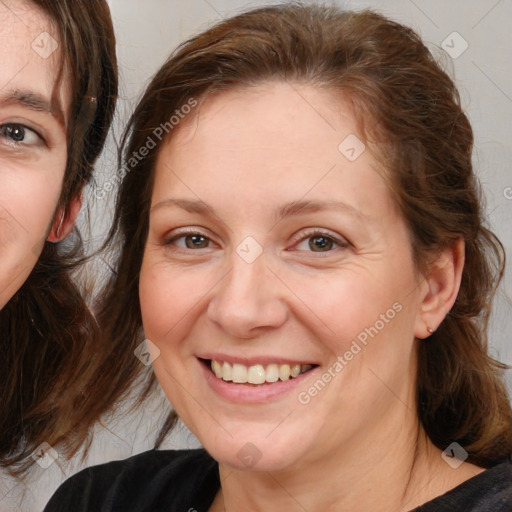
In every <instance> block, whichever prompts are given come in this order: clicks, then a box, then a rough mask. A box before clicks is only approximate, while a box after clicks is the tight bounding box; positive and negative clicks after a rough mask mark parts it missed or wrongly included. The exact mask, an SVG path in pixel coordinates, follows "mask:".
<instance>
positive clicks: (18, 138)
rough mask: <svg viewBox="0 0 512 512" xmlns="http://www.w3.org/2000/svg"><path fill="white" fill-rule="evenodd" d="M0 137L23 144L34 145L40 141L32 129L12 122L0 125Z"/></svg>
mask: <svg viewBox="0 0 512 512" xmlns="http://www.w3.org/2000/svg"><path fill="white" fill-rule="evenodd" d="M0 137H3V138H5V139H7V140H9V141H11V142H14V143H15V144H19V145H24V146H35V145H38V144H40V142H41V137H40V136H39V135H38V134H37V133H36V132H35V131H34V130H31V129H30V128H28V127H26V126H23V125H22V124H14V123H9V124H3V125H1V126H0Z"/></svg>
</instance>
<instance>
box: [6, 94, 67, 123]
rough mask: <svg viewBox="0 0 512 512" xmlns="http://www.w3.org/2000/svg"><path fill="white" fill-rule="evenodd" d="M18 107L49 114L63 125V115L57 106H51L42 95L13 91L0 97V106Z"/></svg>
mask: <svg viewBox="0 0 512 512" xmlns="http://www.w3.org/2000/svg"><path fill="white" fill-rule="evenodd" d="M13 104H15V105H20V106H22V107H24V108H28V109H30V110H35V111H36V112H47V113H49V114H51V115H52V116H53V117H54V118H55V119H56V120H57V121H58V122H59V123H60V124H64V113H63V112H62V110H61V109H60V107H59V106H57V105H55V104H52V103H51V102H50V101H49V100H47V99H46V98H44V97H43V96H42V95H40V94H38V93H36V92H33V91H28V90H13V91H11V92H10V93H8V94H6V95H1V96H0V105H2V106H7V105H13Z"/></svg>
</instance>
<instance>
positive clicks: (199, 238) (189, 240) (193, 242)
mask: <svg viewBox="0 0 512 512" xmlns="http://www.w3.org/2000/svg"><path fill="white" fill-rule="evenodd" d="M168 243H172V244H174V245H176V246H177V247H180V248H181V249H206V248H207V247H208V246H209V244H210V239H209V238H208V237H206V236H204V235H201V234H199V233H194V234H191V235H180V236H177V237H175V238H173V239H172V240H170V241H169V242H168Z"/></svg>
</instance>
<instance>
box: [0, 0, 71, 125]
mask: <svg viewBox="0 0 512 512" xmlns="http://www.w3.org/2000/svg"><path fill="white" fill-rule="evenodd" d="M0 27H1V30H0V45H1V46H2V48H9V51H8V52H3V53H2V66H1V68H0V84H1V85H0V87H1V89H0V95H1V97H2V98H3V99H10V100H21V101H22V102H24V103H25V104H29V105H31V106H32V107H34V108H38V109H39V108H40V109H42V110H49V111H50V112H51V113H52V114H55V116H56V117H57V118H59V121H60V122H61V124H62V123H63V122H64V120H65V118H66V117H67V114H68V111H69V106H70V100H71V91H70V88H71V87H70V80H69V79H68V78H67V75H66V70H65V67H64V69H63V72H62V74H61V73H60V70H61V67H62V58H63V53H62V47H61V44H60V41H59V39H60V36H59V34H58V31H57V30H56V28H55V26H54V24H53V22H52V20H51V19H50V18H49V17H48V15H47V14H46V13H45V12H44V11H43V10H42V9H40V8H39V7H38V6H36V5H34V4H33V3H31V2H27V1H25V0H23V1H20V2H13V1H7V2H2V3H0ZM61 75H62V77H63V78H64V80H62V79H61ZM0 99H1V98H0Z"/></svg>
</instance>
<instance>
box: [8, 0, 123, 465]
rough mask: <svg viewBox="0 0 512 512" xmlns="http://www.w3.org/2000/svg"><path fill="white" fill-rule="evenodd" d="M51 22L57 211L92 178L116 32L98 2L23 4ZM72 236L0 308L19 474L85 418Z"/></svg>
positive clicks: (82, 318)
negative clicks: (59, 140) (56, 54)
mask: <svg viewBox="0 0 512 512" xmlns="http://www.w3.org/2000/svg"><path fill="white" fill-rule="evenodd" d="M30 2H31V3H33V4H34V5H36V6H37V7H39V8H40V9H42V11H44V12H45V13H46V14H47V16H48V17H49V18H50V19H51V21H52V25H53V28H54V30H55V33H54V37H55V38H56V39H57V40H58V41H59V47H60V49H61V51H62V54H63V58H62V61H61V65H60V71H59V72H58V76H57V84H56V86H55V90H57V87H58V84H59V83H61V81H62V80H69V81H70V85H71V91H72V99H71V108H70V114H69V120H68V129H67V130H68V132H67V150H68V155H67V164H66V171H65V176H64V182H63V188H62V192H61V196H60V199H59V205H58V206H59V207H61V208H66V206H67V205H68V204H69V201H70V200H71V198H73V197H77V196H80V194H81V193H82V189H83V187H84V185H86V184H87V183H88V182H89V181H90V180H91V176H92V170H93V165H94V163H95V161H96V159H97V157H98V155H99V153H100V151H101V149H102V148H103V145H104V142H105V139H106V136H107V132H108V130H109V128H110V124H111V121H112V118H113V115H114V110H115V103H116V98H117V87H118V73H117V61H116V53H115V37H114V31H113V26H112V20H111V17H110V11H109V8H108V5H107V2H106V1H105V0H30ZM73 235H74V236H72V237H71V240H69V239H67V240H66V241H65V242H62V243H59V244H53V243H49V242H46V243H45V244H44V248H43V250H42V254H41V256H40V258H39V260H38V262H37V264H36V266H35V268H34V269H33V271H32V272H31V274H30V276H29V277H28V279H27V281H26V282H25V283H24V284H23V286H22V287H21V288H20V290H18V292H17V293H16V294H15V295H14V297H13V298H12V299H11V300H10V301H9V302H8V303H7V305H6V306H5V307H4V308H3V309H2V310H1V311H0V347H1V349H0V353H1V354H2V356H1V357H0V375H1V379H0V465H1V466H3V467H6V468H8V470H9V471H10V472H11V473H12V474H13V475H19V474H22V473H23V472H24V471H25V470H26V469H27V468H28V467H29V466H30V465H31V464H32V463H33V462H34V460H33V459H32V457H30V454H31V453H32V452H33V451H34V450H35V449H36V448H37V447H38V446H39V445H40V444H41V443H43V442H47V443H48V444H50V445H52V446H53V447H55V448H58V447H61V446H62V452H63V453H64V454H66V456H71V455H72V454H73V453H75V452H76V451H77V449H78V448H79V446H80V445H81V444H82V443H83V442H84V441H85V440H86V438H87V429H88V427H89V426H90V425H91V420H90V419H89V417H88V416H87V414H85V411H84V409H83V408H82V407H77V404H79V403H80V400H81V397H82V396H83V395H82V387H83V382H81V387H79V386H73V385H72V383H73V382H74V381H76V377H77V375H81V376H83V379H84V380H85V381H86V382H87V380H88V379H91V377H92V376H91V374H90V373H91V367H90V364H89V363H90V357H89V356H90V353H91V352H92V351H93V347H94V346H95V345H96V344H97V343H98V342H99V339H100V338H99V336H98V333H99V331H98V326H97V323H96V321H95V319H94V317H93V316H92V314H91V312H90V310H89V308H88V306H87V304H86V301H85V298H84V295H83V293H82V290H81V289H80V287H79V284H78V282H77V276H76V274H75V273H74V271H75V270H76V269H77V267H78V265H79V264H80V263H81V258H82V256H83V251H82V240H81V237H80V234H79V232H78V230H76V228H75V231H74V234H73Z"/></svg>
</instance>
